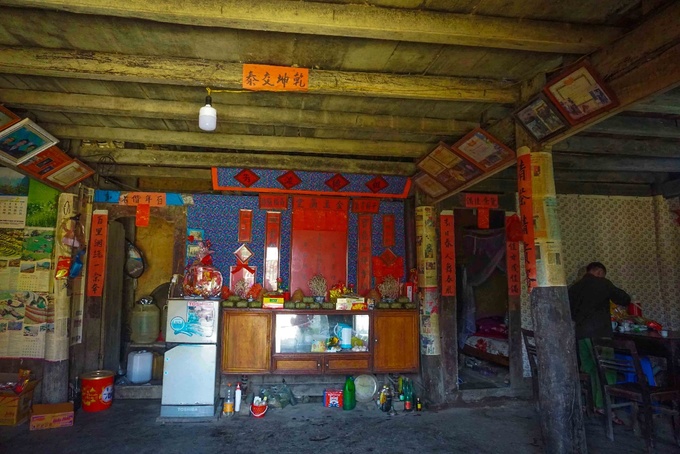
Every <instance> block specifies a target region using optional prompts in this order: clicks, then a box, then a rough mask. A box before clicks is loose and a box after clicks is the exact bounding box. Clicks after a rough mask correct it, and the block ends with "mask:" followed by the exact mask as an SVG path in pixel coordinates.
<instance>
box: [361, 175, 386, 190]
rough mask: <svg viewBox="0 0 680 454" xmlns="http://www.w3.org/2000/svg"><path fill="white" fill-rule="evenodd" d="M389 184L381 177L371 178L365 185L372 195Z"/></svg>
mask: <svg viewBox="0 0 680 454" xmlns="http://www.w3.org/2000/svg"><path fill="white" fill-rule="evenodd" d="M389 185H390V184H389V183H388V182H387V181H386V180H385V179H384V178H383V177H381V176H377V177H375V178H373V179H372V180H371V181H369V182H367V183H366V187H367V188H368V189H370V190H371V192H373V193H374V194H375V193H377V192H380V191H382V190H383V189H385V188H386V187H388V186H389Z"/></svg>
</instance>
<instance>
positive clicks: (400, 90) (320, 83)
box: [0, 47, 517, 104]
mask: <svg viewBox="0 0 680 454" xmlns="http://www.w3.org/2000/svg"><path fill="white" fill-rule="evenodd" d="M0 72H6V73H14V74H27V75H43V76H53V77H75V78H82V79H103V80H112V81H120V82H138V83H151V84H153V83H156V84H159V83H160V84H171V85H187V86H194V87H201V86H209V87H212V88H215V89H217V88H227V89H229V88H230V89H235V90H240V89H241V79H242V75H243V66H242V65H241V64H239V63H223V62H216V61H212V62H211V61H207V60H199V59H185V58H162V57H153V56H142V55H120V54H111V53H102V52H79V51H64V50H55V49H39V48H9V47H0ZM504 85H507V84H504V83H503V82H502V81H492V80H481V79H465V78H457V77H432V76H410V75H392V74H380V73H358V72H347V71H320V70H311V71H310V76H309V93H319V94H343V95H353V96H376V97H388V98H411V99H442V100H460V101H480V102H489V103H510V104H512V103H514V102H515V101H516V100H517V90H516V88H513V87H507V86H504Z"/></svg>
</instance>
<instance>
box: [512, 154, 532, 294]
mask: <svg viewBox="0 0 680 454" xmlns="http://www.w3.org/2000/svg"><path fill="white" fill-rule="evenodd" d="M517 154H518V158H517V192H518V197H519V215H520V220H521V222H522V242H523V243H524V269H525V270H526V274H527V288H528V289H529V291H531V289H532V288H534V287H536V284H537V282H536V249H535V247H536V245H535V239H534V208H533V202H532V197H533V188H532V186H531V154H530V153H529V152H526V153H519V152H518V153H517Z"/></svg>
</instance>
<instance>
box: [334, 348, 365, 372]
mask: <svg viewBox="0 0 680 454" xmlns="http://www.w3.org/2000/svg"><path fill="white" fill-rule="evenodd" d="M324 359H325V362H324V372H326V373H327V374H333V373H337V374H341V373H345V372H366V371H368V370H370V369H371V355H370V354H369V353H366V354H363V355H358V354H353V355H352V356H349V355H348V354H344V353H338V354H335V355H333V354H327V355H325V356H324Z"/></svg>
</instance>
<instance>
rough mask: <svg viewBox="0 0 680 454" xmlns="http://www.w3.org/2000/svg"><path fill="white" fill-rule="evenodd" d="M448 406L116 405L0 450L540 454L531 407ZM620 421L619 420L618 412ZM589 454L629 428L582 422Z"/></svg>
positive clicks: (661, 427)
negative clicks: (611, 429) (210, 416)
mask: <svg viewBox="0 0 680 454" xmlns="http://www.w3.org/2000/svg"><path fill="white" fill-rule="evenodd" d="M493 405H494V406H493V407H475V408H449V409H445V410H440V411H428V410H427V409H425V410H424V411H422V412H411V413H398V414H396V415H394V416H390V415H388V414H387V413H383V412H381V411H380V410H378V409H377V407H375V405H374V404H373V403H359V404H358V405H357V408H356V409H354V410H352V411H343V410H341V409H337V408H324V407H323V406H321V404H320V403H306V404H302V403H300V404H298V405H296V406H287V407H286V408H283V409H275V408H271V409H269V411H268V412H267V413H266V414H265V416H264V417H263V418H261V419H257V418H254V417H253V416H251V415H249V414H248V413H246V412H242V413H241V414H237V415H235V416H233V417H228V418H227V417H223V418H220V419H216V420H215V421H213V422H203V423H159V422H158V421H157V417H158V415H159V411H160V401H158V400H119V401H114V404H113V406H112V407H111V408H110V409H107V410H105V411H101V412H98V413H85V412H82V411H79V412H78V413H77V414H76V421H75V425H74V426H73V427H70V428H63V429H52V430H43V431H35V432H30V431H29V430H28V424H26V423H24V424H23V425H21V426H18V427H0V453H14V454H20V453H30V454H36V453H40V454H51V453H87V454H95V453H139V454H145V453H149V454H151V453H153V454H159V453H162V454H171V453H183V454H185V453H219V452H229V453H267V452H275V453H296V454H304V453H315V454H321V453H343V454H349V453H370V452H373V453H405V452H419V453H421V454H423V453H455V452H460V453H475V454H483V453H490V454H491V453H493V454H497V453H542V452H543V449H542V445H541V435H540V429H539V424H538V417H537V414H536V411H535V408H534V405H533V403H531V402H527V401H514V400H513V401H507V402H504V403H498V402H494V403H493ZM621 417H622V418H625V417H626V415H625V414H621ZM655 424H656V427H657V434H658V437H659V440H658V441H657V448H656V452H658V453H680V448H678V447H677V446H676V445H674V444H673V437H672V433H671V430H670V421H669V420H668V419H667V418H662V419H657V420H655ZM586 429H587V434H588V445H589V451H590V452H591V453H612V454H613V453H616V454H627V453H641V452H644V447H645V445H644V441H643V440H642V438H640V437H637V436H635V435H634V434H633V433H632V431H631V429H630V427H629V426H619V427H616V428H615V442H613V443H612V442H610V441H609V440H607V438H606V437H605V435H604V430H603V424H602V419H601V418H600V417H597V418H592V419H588V420H587V422H586Z"/></svg>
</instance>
